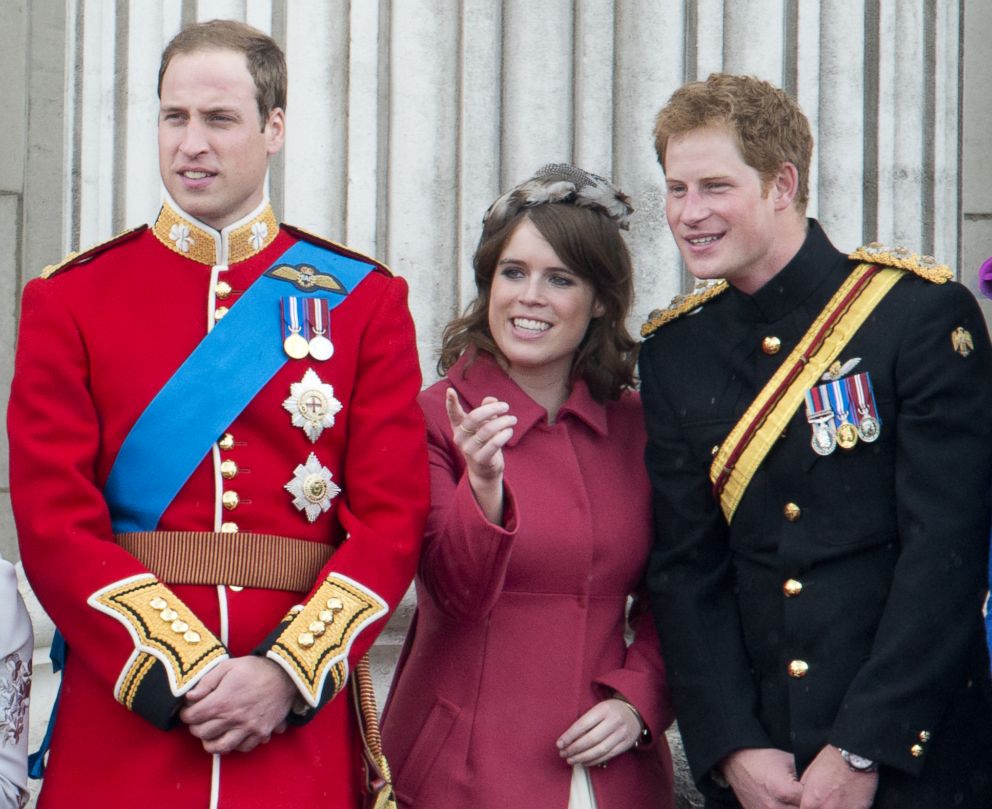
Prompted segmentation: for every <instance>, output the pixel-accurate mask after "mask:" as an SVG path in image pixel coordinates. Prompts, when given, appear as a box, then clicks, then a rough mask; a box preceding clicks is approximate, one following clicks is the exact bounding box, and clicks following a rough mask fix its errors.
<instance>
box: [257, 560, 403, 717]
mask: <svg viewBox="0 0 992 809" xmlns="http://www.w3.org/2000/svg"><path fill="white" fill-rule="evenodd" d="M387 609H388V608H387V605H386V602H385V601H384V600H383V599H381V598H380V597H379V596H378V595H377V594H376V593H374V592H373V591H372V590H370V589H369V588H367V587H365V586H364V585H362V584H359V583H358V582H357V581H355V580H354V579H350V578H348V577H347V576H343V575H341V574H340V573H331V574H329V575H328V577H327V578H326V579H324V581H323V582H322V583H321V585H320V587H318V588H317V590H316V592H315V593H314V594H313V596H311V597H310V599H309V600H308V601H307V603H306V604H298V605H297V606H295V607H293V609H292V610H290V615H291V616H292V617H291V620H290V622H289V626H287V627H286V628H285V629H284V630H283V631H282V633H281V634H280V635H279V637H278V638H277V639H276V641H275V643H274V644H273V645H272V648H271V649H269V651H268V652H267V656H268V657H269V658H270V659H272V660H274V661H275V662H277V663H278V664H279V665H280V666H282V667H283V669H285V670H286V673H287V674H289V676H290V677H291V678H292V679H293V682H294V683H296V687H297V688H298V689H299V691H300V693H301V694H302V695H303V698H304V699H305V700H306V701H307V703H308V704H309V705H310V707H312V708H316V707H317V706H318V705H320V703H321V702H322V700H321V696H322V694H323V692H324V688H325V684H326V681H327V678H328V677H329V676H330V677H331V680H332V686H333V690H332V693H331V695H330V697H333V696H334V695H336V694H337V693H338V691H340V690H341V689H342V688H343V687H344V684H345V681H346V680H347V676H348V652H349V651H350V650H351V645H352V643H354V641H355V638H357V637H358V634H359V633H360V632H361V631H362V630H363V629H365V627H366V626H368V625H369V624H370V623H372V622H373V621H375V620H376V619H377V618H380V617H382V616H383V615H385V614H386V612H387ZM330 697H329V698H330Z"/></svg>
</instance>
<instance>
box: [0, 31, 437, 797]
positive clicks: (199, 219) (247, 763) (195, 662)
mask: <svg viewBox="0 0 992 809" xmlns="http://www.w3.org/2000/svg"><path fill="white" fill-rule="evenodd" d="M159 97H160V100H161V111H160V116H159V162H160V169H161V174H162V180H163V183H164V185H165V191H166V194H165V202H164V204H163V206H162V209H161V211H160V213H159V215H158V219H157V220H156V222H155V223H154V225H152V226H151V227H150V228H148V227H142V228H138V229H136V230H133V231H130V232H129V233H127V234H124V235H123V236H120V237H118V238H116V239H114V240H112V241H110V242H108V243H105V244H103V245H100V246H98V247H96V248H93V249H91V250H89V251H86V252H84V253H82V254H81V255H78V256H76V257H74V258H71V259H69V260H67V261H65V262H63V263H62V264H61V265H58V266H55V267H50V268H48V270H47V271H46V272H45V273H44V274H43V278H41V279H38V280H35V281H32V282H31V283H29V284H28V285H27V287H26V288H25V291H24V297H23V304H22V315H21V326H20V335H19V341H18V351H17V359H16V367H15V378H14V383H13V388H12V392H11V399H10V409H9V417H8V418H9V423H8V429H9V433H10V451H11V464H10V466H11V495H12V500H13V504H14V511H15V519H16V522H17V528H18V532H19V535H20V542H21V554H22V558H23V562H24V567H25V570H26V571H27V574H28V577H29V579H30V581H31V584H32V586H33V587H34V590H35V592H36V593H37V595H38V597H39V599H40V600H41V602H42V604H43V605H44V606H45V608H46V610H47V611H48V613H49V614H50V615H51V616H52V618H53V620H54V621H55V624H56V625H57V627H58V628H59V630H60V631H61V632H62V633H63V634H64V636H65V638H66V641H67V644H68V649H69V651H68V655H67V660H66V664H65V670H64V679H63V688H62V695H61V701H60V704H59V707H58V710H57V715H56V723H55V730H54V736H53V739H52V746H51V753H50V756H49V762H48V769H47V773H46V777H45V785H44V788H43V790H42V793H41V801H40V805H41V806H42V807H44V806H61V805H69V804H71V805H75V806H96V805H100V806H104V807H116V806H128V807H130V806H133V805H135V804H136V803H140V805H142V806H145V807H149V808H150V809H151V808H152V807H166V806H168V807H175V806H197V807H200V806H202V807H208V806H209V807H215V806H218V807H225V806H230V807H235V806H236V807H243V806H260V805H264V806H267V807H278V806H316V805H320V806H325V807H354V806H357V805H358V804H359V801H360V790H361V778H362V753H361V750H362V746H361V739H360V738H359V729H358V722H357V718H356V709H355V705H354V701H353V700H352V698H351V696H350V694H349V693H348V691H347V690H346V689H345V685H346V684H347V682H348V678H349V674H350V672H351V671H352V669H353V667H354V666H355V664H356V663H357V662H358V660H359V659H360V658H361V657H362V655H364V653H365V652H366V650H367V649H368V648H369V646H370V645H371V644H372V641H373V640H374V638H375V636H376V634H377V633H378V631H379V630H380V629H381V628H382V627H383V625H384V624H385V619H386V617H387V616H388V614H389V612H390V611H391V610H392V609H393V608H394V607H395V606H396V604H397V602H398V601H399V600H400V598H401V597H402V596H403V593H404V592H405V591H406V589H407V586H408V585H409V582H410V580H411V578H412V576H413V573H414V569H415V566H416V560H417V555H418V550H419V542H420V538H421V533H422V528H423V521H424V518H425V515H426V510H427V464H426V450H425V445H424V429H423V424H422V421H421V416H420V411H419V409H418V408H417V405H416V401H415V397H416V395H417V393H418V391H419V389H420V381H421V380H420V372H419V366H418V362H417V356H416V349H415V341H414V329H413V323H412V321H411V318H410V315H409V312H408V309H407V306H406V285H405V284H404V282H403V281H402V280H400V279H396V278H393V277H392V276H391V274H390V273H389V271H388V270H387V269H386V268H385V267H383V266H382V265H380V264H378V263H377V262H375V261H374V260H372V259H370V258H367V257H365V256H362V255H359V254H356V253H354V252H352V251H350V250H347V249H345V248H343V247H341V246H339V245H335V244H333V243H329V242H326V241H323V240H321V239H318V238H315V237H313V236H311V235H309V234H305V233H303V232H301V231H299V230H296V229H294V228H292V227H289V226H287V225H279V224H277V222H276V220H275V218H274V216H273V213H272V209H271V207H270V206H269V203H268V200H267V199H266V196H265V191H264V188H265V175H266V171H267V168H268V162H269V159H270V158H271V157H272V155H274V154H276V153H277V152H278V151H279V150H280V148H281V147H282V144H283V138H284V134H285V112H284V110H285V105H286V100H285V98H286V67H285V59H284V57H283V54H282V52H281V51H280V50H279V48H278V46H277V45H276V44H275V42H273V41H272V40H271V39H270V38H269V37H267V36H265V35H264V34H262V33H260V32H258V31H255V30H254V29H251V28H249V27H247V26H245V25H242V24H240V23H233V22H227V21H214V22H211V23H204V24H197V25H194V26H191V27H188V28H187V29H185V30H184V31H182V32H181V33H180V34H179V35H178V36H177V37H176V38H175V39H173V40H172V42H171V43H170V44H169V45H168V46H167V48H166V50H165V52H164V53H163V57H162V66H161V69H160V73H159ZM342 692H343V693H342ZM335 697H337V698H336V699H335Z"/></svg>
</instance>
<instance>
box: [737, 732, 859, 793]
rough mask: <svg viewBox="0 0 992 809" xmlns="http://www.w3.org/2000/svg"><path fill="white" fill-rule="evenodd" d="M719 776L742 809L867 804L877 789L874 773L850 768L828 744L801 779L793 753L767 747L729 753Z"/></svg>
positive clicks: (834, 748)
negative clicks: (728, 784) (797, 775)
mask: <svg viewBox="0 0 992 809" xmlns="http://www.w3.org/2000/svg"><path fill="white" fill-rule="evenodd" d="M723 775H724V777H725V778H726V779H727V781H728V782H729V783H730V786H731V787H732V788H733V790H734V795H736V797H737V800H738V801H740V804H741V806H742V807H744V809H786V807H790V806H797V807H799V809H870V807H871V805H872V802H873V801H874V799H875V791H876V789H877V788H878V773H877V772H870V773H863V772H854V771H853V770H851V768H850V767H849V766H848V765H847V762H845V761H844V759H843V758H841V755H840V752H839V751H838V750H837V748H836V747H832V746H830V745H828V746H826V747H824V748H823V749H822V750H821V751H820V752H819V754H818V755H817V757H816V758H815V759H813V762H812V763H811V764H810V765H809V766H808V767H807V768H806V770H805V772H803V774H802V778H797V777H796V767H795V763H794V759H793V757H792V754H791V753H787V752H785V751H784V750H775V749H771V748H766V749H743V750H737V751H735V752H733V753H731V754H730V755H729V756H727V758H726V759H724V762H723Z"/></svg>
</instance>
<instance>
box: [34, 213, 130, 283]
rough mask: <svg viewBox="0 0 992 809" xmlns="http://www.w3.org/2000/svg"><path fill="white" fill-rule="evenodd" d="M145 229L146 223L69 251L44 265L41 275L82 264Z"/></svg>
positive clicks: (51, 274) (45, 275)
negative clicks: (58, 260) (88, 245)
mask: <svg viewBox="0 0 992 809" xmlns="http://www.w3.org/2000/svg"><path fill="white" fill-rule="evenodd" d="M146 230H148V225H140V226H139V227H136V228H131V229H130V230H125V231H124V232H123V233H118V234H117V235H116V236H113V237H111V238H109V239H107V240H106V241H105V242H100V243H99V244H95V245H93V246H92V247H87V248H86V249H85V250H82V251H75V252H72V253H69V255H67V256H66V257H65V258H64V259H62V261H60V262H59V263H58V264H49V265H48V266H47V267H45V269H43V270H42V271H41V277H42V278H51V277H52V276H53V275H55V274H56V273H58V272H61V271H62V270H65V269H68V268H69V267H75V266H76V265H77V264H82V263H84V262H86V261H88V260H89V259H91V258H93V256H97V255H99V254H100V253H102V252H104V251H105V250H109V249H110V248H111V247H115V246H117V245H118V244H121V243H123V242H126V241H130V240H131V239H133V238H134V237H135V236H137V235H138V234H140V233H144V232H145V231H146Z"/></svg>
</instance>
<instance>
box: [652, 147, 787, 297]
mask: <svg viewBox="0 0 992 809" xmlns="http://www.w3.org/2000/svg"><path fill="white" fill-rule="evenodd" d="M665 181H666V184H667V186H668V194H667V197H666V200H665V214H666V216H667V217H668V226H669V227H670V228H671V229H672V235H673V236H674V237H675V242H676V244H677V245H678V248H679V251H680V252H681V253H682V258H683V259H684V260H685V263H686V267H687V269H688V270H689V272H690V273H692V274H693V275H694V276H695V277H696V278H702V279H712V278H726V279H727V280H728V281H729V282H730V283H732V284H733V285H734V286H736V287H737V288H738V289H741V290H742V291H743V292H746V293H749V294H750V293H752V292H755V291H756V290H757V289H759V288H760V287H761V286H763V285H764V283H765V282H766V281H768V280H769V279H770V278H771V277H772V276H774V275H775V273H776V272H778V271H779V270H780V269H782V266H784V263H780V262H781V258H780V256H779V255H778V251H777V249H776V237H777V235H778V230H779V228H780V223H779V222H778V221H777V220H776V215H775V214H776V193H775V189H774V183H772V184H771V186H768V187H766V186H765V185H764V184H763V183H762V179H761V175H760V174H759V173H758V172H757V171H756V170H755V169H753V168H751V166H749V165H747V163H745V162H744V160H743V159H742V158H741V155H740V151H739V150H738V148H737V143H736V141H735V140H734V137H733V136H732V135H731V134H730V132H728V131H727V130H725V129H722V128H715V127H706V128H703V129H696V130H693V131H691V132H687V133H685V134H684V135H679V136H676V137H673V138H671V139H670V140H669V141H668V148H667V149H666V151H665ZM780 207H781V206H780ZM786 260H787V259H786Z"/></svg>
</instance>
